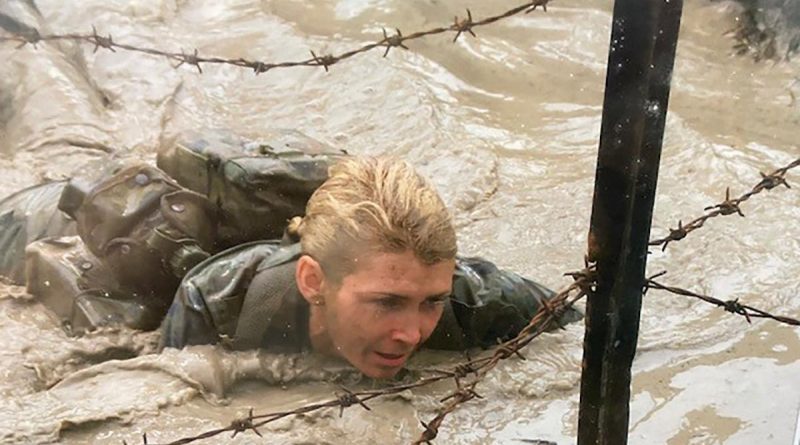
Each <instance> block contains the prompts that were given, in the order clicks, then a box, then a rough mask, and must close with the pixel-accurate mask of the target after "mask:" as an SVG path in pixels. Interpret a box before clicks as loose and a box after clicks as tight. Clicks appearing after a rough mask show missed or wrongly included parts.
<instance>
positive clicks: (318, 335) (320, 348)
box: [308, 306, 337, 355]
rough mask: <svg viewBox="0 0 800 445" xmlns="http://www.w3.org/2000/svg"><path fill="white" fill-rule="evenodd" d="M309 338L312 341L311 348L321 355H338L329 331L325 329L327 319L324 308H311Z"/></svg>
mask: <svg viewBox="0 0 800 445" xmlns="http://www.w3.org/2000/svg"><path fill="white" fill-rule="evenodd" d="M308 338H309V340H310V341H311V348H312V349H313V350H314V351H316V352H319V353H322V354H328V355H337V354H336V352H335V351H336V349H335V348H334V346H333V342H332V341H331V337H330V335H328V329H327V328H326V327H325V317H324V314H323V313H322V308H321V307H319V306H311V307H310V310H309V318H308Z"/></svg>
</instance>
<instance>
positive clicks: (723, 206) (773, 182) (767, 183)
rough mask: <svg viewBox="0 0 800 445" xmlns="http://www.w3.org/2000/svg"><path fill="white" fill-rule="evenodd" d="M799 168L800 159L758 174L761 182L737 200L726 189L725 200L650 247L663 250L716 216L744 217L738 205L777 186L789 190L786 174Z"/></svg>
mask: <svg viewBox="0 0 800 445" xmlns="http://www.w3.org/2000/svg"><path fill="white" fill-rule="evenodd" d="M797 166H800V158H798V159H795V160H794V161H792V162H790V163H789V164H788V165H786V166H784V167H781V168H779V169H777V170H775V171H773V172H772V173H770V174H764V173H762V172H759V174H760V175H761V181H759V182H758V184H756V185H754V186H753V188H752V189H751V190H750V191H748V192H746V193H744V194H742V195H741V196H739V197H738V198H733V199H731V189H730V187H728V188H727V189H725V200H724V201H722V202H721V203H719V204H715V205H713V206H709V207H706V208H705V209H704V210H705V211H706V212H707V213H706V214H705V215H703V216H700V217H698V218H695V219H693V220H691V221H689V223H687V224H686V225H683V222H682V221H681V220H679V221H678V228H677V229H672V228H670V229H669V235H667V236H665V237H663V238H657V239H653V240H651V241H650V242H649V245H651V246H659V245H660V246H661V250H662V251H663V250H665V249H666V248H667V245H668V244H669V243H671V242H673V241H680V240H682V239H684V238H686V235H688V234H689V233H691V232H693V231H695V230H697V229H699V228H700V227H703V224H705V222H706V221H708V220H709V219H711V218H715V217H717V216H727V215H733V214H737V215H739V216H742V217H743V216H744V213H742V209H741V208H740V207H739V205H740V204H741V203H743V202H745V201H747V200H748V199H750V197H752V196H753V195H757V194H759V193H761V192H763V191H764V190H772V189H774V188H775V187H777V186H779V185H783V186H785V187H786V188H791V187H790V186H789V183H788V182H786V172H788V171H789V170H791V169H793V168H795V167H797Z"/></svg>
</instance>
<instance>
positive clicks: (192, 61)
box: [175, 48, 203, 74]
mask: <svg viewBox="0 0 800 445" xmlns="http://www.w3.org/2000/svg"><path fill="white" fill-rule="evenodd" d="M176 58H177V59H178V65H177V66H175V68H179V67H180V66H181V65H183V64H184V63H185V64H186V65H194V66H195V67H196V68H197V71H198V72H199V73H200V74H203V69H202V68H200V61H201V59H200V57H199V56H198V55H197V48H195V49H194V54H186V53H184V52H183V51H181V53H180V54H179V55H178V56H176Z"/></svg>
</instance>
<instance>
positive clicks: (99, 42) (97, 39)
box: [90, 25, 117, 53]
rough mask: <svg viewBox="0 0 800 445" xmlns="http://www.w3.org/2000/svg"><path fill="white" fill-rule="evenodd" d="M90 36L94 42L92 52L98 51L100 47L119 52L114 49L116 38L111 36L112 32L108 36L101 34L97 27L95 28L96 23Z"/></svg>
mask: <svg viewBox="0 0 800 445" xmlns="http://www.w3.org/2000/svg"><path fill="white" fill-rule="evenodd" d="M90 38H91V41H92V42H93V43H94V50H93V51H92V53H96V52H97V49H98V48H105V49H107V50H110V51H111V52H112V53H115V52H117V51H116V50H115V49H114V39H112V38H111V34H109V35H108V37H103V36H101V35H100V34H98V33H97V28H95V27H94V25H92V35H91V37H90Z"/></svg>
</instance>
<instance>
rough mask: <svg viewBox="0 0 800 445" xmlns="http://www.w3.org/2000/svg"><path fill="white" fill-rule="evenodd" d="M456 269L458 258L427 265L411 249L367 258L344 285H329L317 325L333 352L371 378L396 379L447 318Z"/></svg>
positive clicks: (366, 255) (362, 260)
mask: <svg viewBox="0 0 800 445" xmlns="http://www.w3.org/2000/svg"><path fill="white" fill-rule="evenodd" d="M454 268H455V261H453V260H445V261H441V262H438V263H435V264H432V265H428V264H425V263H422V262H421V261H420V260H419V259H417V257H416V256H415V255H414V253H413V252H411V251H406V252H403V253H369V254H364V255H362V256H360V257H358V258H357V259H356V261H355V270H354V271H353V272H352V273H350V274H348V275H345V276H344V277H343V278H342V279H341V282H340V283H339V285H338V286H336V287H335V288H329V289H328V290H327V291H326V290H325V287H328V286H323V296H324V304H323V305H321V306H314V307H313V308H314V309H318V310H319V311H321V312H320V313H319V314H318V317H315V316H314V314H313V311H314V309H312V322H313V319H314V318H317V323H318V326H317V327H318V328H322V330H323V331H324V333H325V334H324V335H325V336H327V339H326V343H327V344H328V345H329V348H330V349H332V351H331V352H333V353H334V354H336V355H339V356H341V357H343V358H345V359H346V360H347V361H349V362H350V364H352V365H353V366H355V367H356V368H358V369H359V370H360V371H361V372H363V373H364V374H366V375H367V376H370V377H374V378H389V377H393V376H394V375H395V374H396V373H397V372H398V371H399V370H400V369H402V368H403V365H404V364H405V363H406V360H408V358H409V356H410V355H411V354H412V353H413V352H414V350H416V349H417V348H418V347H419V346H420V345H421V344H422V343H423V342H424V341H425V340H427V339H428V337H429V336H430V335H431V333H432V332H433V329H434V328H435V327H436V324H437V323H438V322H439V319H440V318H441V317H442V311H443V309H444V304H446V303H447V299H448V298H449V295H450V293H451V291H452V286H453V284H452V283H453V270H454ZM319 323H321V324H322V326H319Z"/></svg>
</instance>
